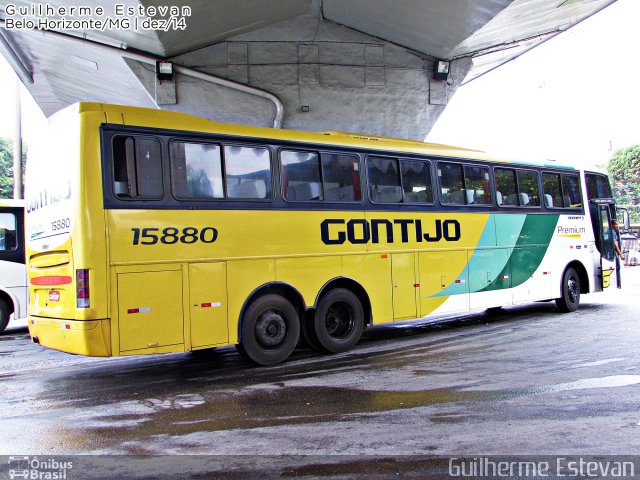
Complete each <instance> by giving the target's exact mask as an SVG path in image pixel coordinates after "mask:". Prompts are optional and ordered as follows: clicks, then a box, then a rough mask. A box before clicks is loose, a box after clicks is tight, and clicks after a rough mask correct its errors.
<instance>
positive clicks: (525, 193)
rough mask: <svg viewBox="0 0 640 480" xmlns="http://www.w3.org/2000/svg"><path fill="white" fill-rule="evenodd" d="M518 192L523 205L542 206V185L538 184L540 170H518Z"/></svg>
mask: <svg viewBox="0 0 640 480" xmlns="http://www.w3.org/2000/svg"><path fill="white" fill-rule="evenodd" d="M517 173H518V194H519V199H520V206H521V207H525V206H526V207H539V206H540V187H539V186H538V172H536V171H534V170H517Z"/></svg>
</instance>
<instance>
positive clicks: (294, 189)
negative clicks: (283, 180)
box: [287, 182, 321, 200]
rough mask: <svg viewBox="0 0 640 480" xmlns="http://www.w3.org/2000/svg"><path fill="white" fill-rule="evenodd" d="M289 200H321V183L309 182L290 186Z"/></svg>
mask: <svg viewBox="0 0 640 480" xmlns="http://www.w3.org/2000/svg"><path fill="white" fill-rule="evenodd" d="M287 200H321V198H320V183H318V182H307V183H299V184H297V185H289V195H288V196H287Z"/></svg>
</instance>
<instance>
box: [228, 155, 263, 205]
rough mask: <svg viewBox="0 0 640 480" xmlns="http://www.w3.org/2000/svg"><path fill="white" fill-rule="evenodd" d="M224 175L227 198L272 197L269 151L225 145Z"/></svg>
mask: <svg viewBox="0 0 640 480" xmlns="http://www.w3.org/2000/svg"><path fill="white" fill-rule="evenodd" d="M224 173H225V177H224V181H225V187H226V190H227V198H247V199H251V198H256V199H264V198H271V197H272V189H271V159H270V156H269V150H268V149H266V148H258V147H241V146H235V145H225V146H224Z"/></svg>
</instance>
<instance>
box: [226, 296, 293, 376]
mask: <svg viewBox="0 0 640 480" xmlns="http://www.w3.org/2000/svg"><path fill="white" fill-rule="evenodd" d="M240 333H241V337H240V338H241V341H240V345H239V347H238V351H239V352H240V353H241V354H243V356H245V357H247V358H248V359H249V360H251V361H253V362H255V363H257V364H259V365H273V364H275V363H280V362H283V361H284V360H286V359H287V358H288V357H289V355H291V353H292V352H293V350H294V349H295V348H296V345H297V344H298V339H299V338H300V320H299V318H298V311H297V310H296V309H295V307H294V306H293V305H292V304H291V302H290V301H289V300H287V299H286V298H284V297H281V296H280V295H265V296H263V297H260V298H258V299H256V300H254V301H253V302H252V303H251V304H250V305H249V307H248V308H247V310H246V311H245V313H244V315H243V316H242V325H241V330H240Z"/></svg>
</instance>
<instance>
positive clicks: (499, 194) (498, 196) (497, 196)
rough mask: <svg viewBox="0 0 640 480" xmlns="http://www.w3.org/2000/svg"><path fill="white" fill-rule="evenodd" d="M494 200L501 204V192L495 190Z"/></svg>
mask: <svg viewBox="0 0 640 480" xmlns="http://www.w3.org/2000/svg"><path fill="white" fill-rule="evenodd" d="M496 202H497V203H498V205H502V192H499V191H497V190H496Z"/></svg>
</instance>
